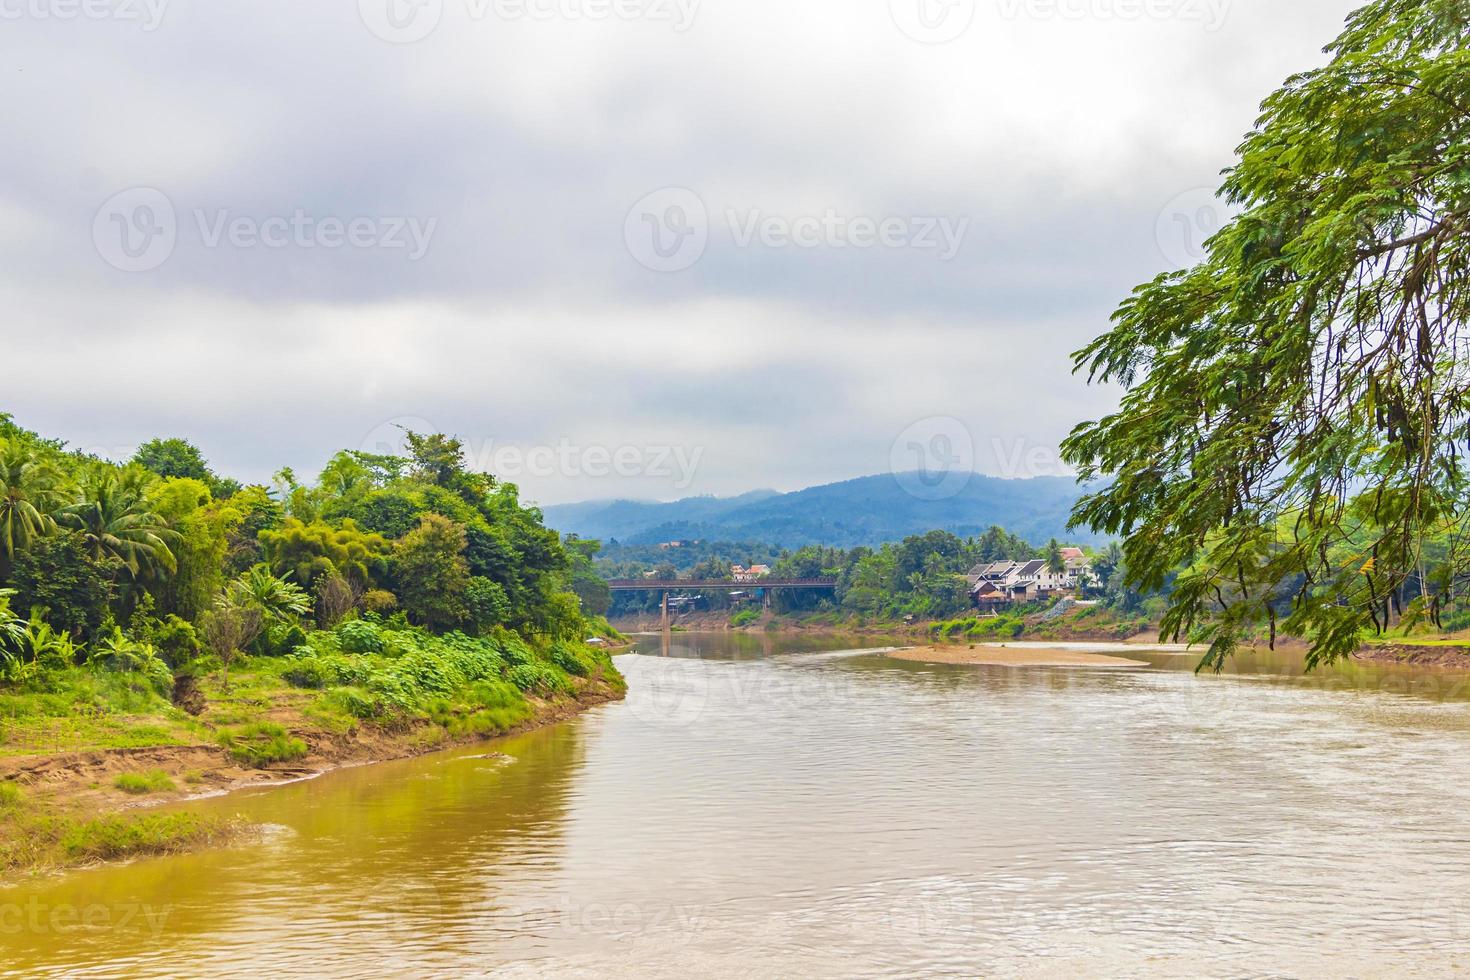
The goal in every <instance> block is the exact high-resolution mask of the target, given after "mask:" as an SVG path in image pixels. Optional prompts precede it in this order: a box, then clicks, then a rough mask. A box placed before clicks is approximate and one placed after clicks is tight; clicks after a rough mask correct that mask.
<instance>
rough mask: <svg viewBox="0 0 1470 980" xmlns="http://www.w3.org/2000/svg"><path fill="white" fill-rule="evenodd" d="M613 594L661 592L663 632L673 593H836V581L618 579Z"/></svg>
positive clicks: (797, 579)
mask: <svg viewBox="0 0 1470 980" xmlns="http://www.w3.org/2000/svg"><path fill="white" fill-rule="evenodd" d="M607 587H608V588H609V589H611V590H612V591H614V592H662V593H663V594H664V596H663V628H664V630H665V631H667V630H668V629H669V625H670V624H669V593H670V592H754V591H755V590H757V589H765V590H770V589H835V588H837V580H836V579H835V578H758V579H751V580H750V581H747V582H739V581H736V580H735V579H675V580H669V579H653V578H619V579H613V580H612V581H611V582H608V583H607Z"/></svg>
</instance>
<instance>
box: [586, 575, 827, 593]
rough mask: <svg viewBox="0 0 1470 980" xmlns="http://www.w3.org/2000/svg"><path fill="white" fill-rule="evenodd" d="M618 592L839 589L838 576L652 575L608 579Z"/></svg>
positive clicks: (608, 585) (611, 587) (609, 586)
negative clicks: (742, 578) (741, 579)
mask: <svg viewBox="0 0 1470 980" xmlns="http://www.w3.org/2000/svg"><path fill="white" fill-rule="evenodd" d="M607 587H608V588H609V589H612V590H613V591H614V592H744V591H746V590H748V589H835V588H837V580H836V579H835V578H758V579H751V580H749V581H746V582H738V581H736V580H735V579H652V578H618V579H613V580H612V581H611V582H608V583H607Z"/></svg>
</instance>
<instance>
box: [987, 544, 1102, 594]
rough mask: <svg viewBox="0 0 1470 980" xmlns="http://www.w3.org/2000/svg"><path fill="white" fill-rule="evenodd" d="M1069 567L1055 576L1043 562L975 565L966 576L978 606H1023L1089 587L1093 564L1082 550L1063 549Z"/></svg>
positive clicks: (1039, 559)
mask: <svg viewBox="0 0 1470 980" xmlns="http://www.w3.org/2000/svg"><path fill="white" fill-rule="evenodd" d="M1062 560H1063V561H1064V562H1065V563H1066V567H1065V568H1064V569H1063V570H1062V571H1060V572H1053V571H1052V570H1051V569H1050V568H1048V567H1047V564H1046V560H1045V559H1043V558H1033V559H1031V560H1030V561H997V562H991V563H989V564H982V565H976V566H975V567H974V568H972V569H970V574H968V575H967V576H965V578H966V581H968V582H969V584H970V595H971V597H973V598H974V600H975V601H976V602H977V603H986V604H989V603H994V602H998V601H1010V602H1022V601H1025V600H1028V599H1036V598H1040V597H1043V596H1046V595H1050V594H1053V593H1057V592H1074V591H1076V590H1077V589H1078V588H1080V587H1082V586H1083V585H1085V584H1086V583H1087V580H1088V578H1089V577H1090V576H1091V574H1092V563H1091V561H1089V560H1088V558H1087V556H1086V555H1085V554H1083V552H1082V549H1080V548H1063V549H1062Z"/></svg>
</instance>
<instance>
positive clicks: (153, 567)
mask: <svg viewBox="0 0 1470 980" xmlns="http://www.w3.org/2000/svg"><path fill="white" fill-rule="evenodd" d="M147 487H148V476H147V472H146V471H145V470H143V469H142V468H140V467H130V468H128V469H124V470H118V469H116V468H114V467H111V466H96V467H94V468H92V469H91V470H90V471H89V472H87V473H86V474H85V476H84V477H83V479H82V483H81V499H80V500H78V501H77V502H76V503H74V504H72V505H70V506H68V507H66V508H64V509H63V510H62V511H61V514H60V516H59V518H58V520H59V521H60V523H62V524H63V525H65V526H66V527H69V528H71V529H73V530H75V531H77V532H78V533H80V535H81V538H82V542H83V543H84V544H85V545H86V547H87V550H88V552H89V553H90V554H91V555H92V557H93V559H95V560H98V561H101V560H103V559H105V558H114V559H116V560H117V561H119V562H120V563H121V564H122V567H123V568H125V569H126V570H127V571H128V573H129V574H130V575H131V576H132V577H133V578H135V579H136V578H140V577H143V576H144V575H148V574H155V573H158V572H162V571H173V569H174V567H175V561H174V555H173V552H172V550H170V545H171V544H172V543H173V542H176V541H178V540H179V535H178V533H177V532H176V531H174V530H172V529H171V528H169V526H168V522H167V521H165V520H164V519H163V518H162V517H160V516H159V515H158V514H156V513H155V512H154V511H153V510H152V509H151V508H150V507H149V506H148V502H147V500H146V499H145V493H146V491H147Z"/></svg>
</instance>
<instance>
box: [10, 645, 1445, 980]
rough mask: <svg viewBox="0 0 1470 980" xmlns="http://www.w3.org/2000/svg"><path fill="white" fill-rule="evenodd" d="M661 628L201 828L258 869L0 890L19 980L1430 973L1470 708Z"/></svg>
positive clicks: (1156, 658) (1269, 680) (1286, 672)
mask: <svg viewBox="0 0 1470 980" xmlns="http://www.w3.org/2000/svg"><path fill="white" fill-rule="evenodd" d="M872 643H873V641H872V640H870V639H865V640H861V641H851V640H848V641H842V640H838V639H830V638H826V639H818V638H812V637H782V638H770V637H749V636H729V635H709V636H699V635H685V634H677V635H676V636H675V638H674V642H673V644H672V646H671V648H669V649H667V650H664V649H661V646H660V643H659V641H658V639H657V638H649V639H647V640H644V641H641V642H640V646H639V648H638V650H639V652H638V653H635V654H632V655H629V656H625V657H622V658H620V660H619V666H620V667H621V668H622V670H623V671H624V673H625V674H626V675H627V677H628V680H629V687H630V691H629V696H628V700H627V701H626V702H624V703H621V704H613V705H607V706H604V707H601V708H597V709H594V710H593V711H591V712H589V713H588V714H586V715H584V716H582V717H580V718H578V719H576V720H574V721H571V722H568V723H565V724H562V725H558V726H556V727H553V728H549V729H546V730H543V731H540V732H536V733H533V734H530V735H526V736H523V737H519V738H515V739H511V740H506V741H502V742H498V743H490V744H488V745H486V746H483V747H479V748H477V749H467V750H458V751H453V752H449V753H443V754H439V755H433V756H426V757H423V758H420V759H415V760H412V761H407V762H399V763H389V764H385V765H380V766H374V767H369V768H362V769H355V770H350V771H343V772H337V773H333V774H329V775H327V776H324V777H322V778H320V779H317V780H314V781H311V782H306V783H300V784H296V785H292V786H287V787H284V788H278V789H273V790H267V791H251V792H247V793H240V794H236V795H233V796H230V797H225V798H219V799H214V800H205V801H199V802H196V803H193V804H189V805H191V806H194V807H198V808H201V809H218V810H224V811H227V812H237V813H240V814H243V815H245V816H246V817H248V818H249V819H251V820H253V821H257V822H261V823H264V824H268V825H270V830H269V832H268V833H267V834H266V835H265V837H264V838H263V839H261V840H260V841H258V842H255V843H250V844H243V845H239V846H236V847H231V848H227V849H224V850H219V851H214V852H208V853H200V854H191V855H183V856H178V857H171V858H164V859H159V860H150V861H141V862H138V863H135V864H132V865H128V866H122V867H109V868H101V869H96V870H90V871H83V872H78V873H74V874H71V875H68V876H65V877H62V878H57V879H48V880H44V881H32V882H26V883H22V884H19V885H11V886H9V887H6V888H3V889H0V954H3V956H0V974H3V975H7V976H8V975H14V976H42V975H46V976H127V977H164V976H219V977H236V976H245V975H260V976H274V977H280V976H343V977H368V976H385V975H387V976H394V975H396V976H403V977H409V976H441V975H442V976H508V977H520V976H528V977H553V976H554V977H563V976H586V977H602V976H627V977H634V976H637V977H671V978H672V977H678V978H684V977H698V976H735V977H791V976H831V977H839V976H840V977H852V976H858V977H898V976H936V975H944V976H995V977H1052V976H1099V975H1105V976H1138V977H1153V976H1170V977H1172V976H1179V977H1186V976H1187V977H1194V976H1221V977H1254V976H1263V975H1269V976H1301V977H1343V976H1443V975H1446V974H1453V973H1456V972H1461V971H1463V970H1464V969H1466V968H1467V967H1470V779H1467V778H1466V777H1465V772H1466V765H1467V760H1470V686H1467V684H1466V681H1465V678H1464V677H1463V676H1461V675H1456V674H1449V673H1433V674H1431V673H1424V672H1420V673H1414V672H1410V671H1406V670H1398V669H1394V668H1384V667H1367V666H1352V667H1348V668H1344V669H1340V670H1336V671H1332V672H1329V673H1326V674H1323V675H1321V676H1319V677H1314V678H1304V677H1302V676H1300V675H1301V670H1300V667H1299V666H1298V665H1297V664H1295V663H1294V662H1293V661H1292V659H1291V658H1288V657H1269V656H1262V657H1257V658H1245V659H1242V660H1241V661H1240V662H1239V663H1237V664H1236V666H1235V668H1234V671H1235V672H1234V673H1232V674H1229V675H1227V676H1223V677H1197V676H1195V675H1194V674H1193V673H1192V672H1191V668H1192V666H1193V663H1194V660H1193V658H1191V657H1181V656H1178V655H1172V654H1167V653H1162V652H1160V653H1143V654H1140V653H1138V651H1137V650H1136V648H1129V649H1128V656H1130V657H1135V658H1137V659H1141V660H1145V661H1147V662H1148V664H1149V666H1147V667H1142V668H1130V669H1125V670H1117V669H1112V670H1098V669H1073V670H1062V669H1046V668H1014V667H974V666H956V665H928V664H922V663H910V662H902V661H897V660H892V659H889V658H886V657H883V656H881V655H878V654H874V653H864V652H861V644H867V645H869V646H871V645H872Z"/></svg>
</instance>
